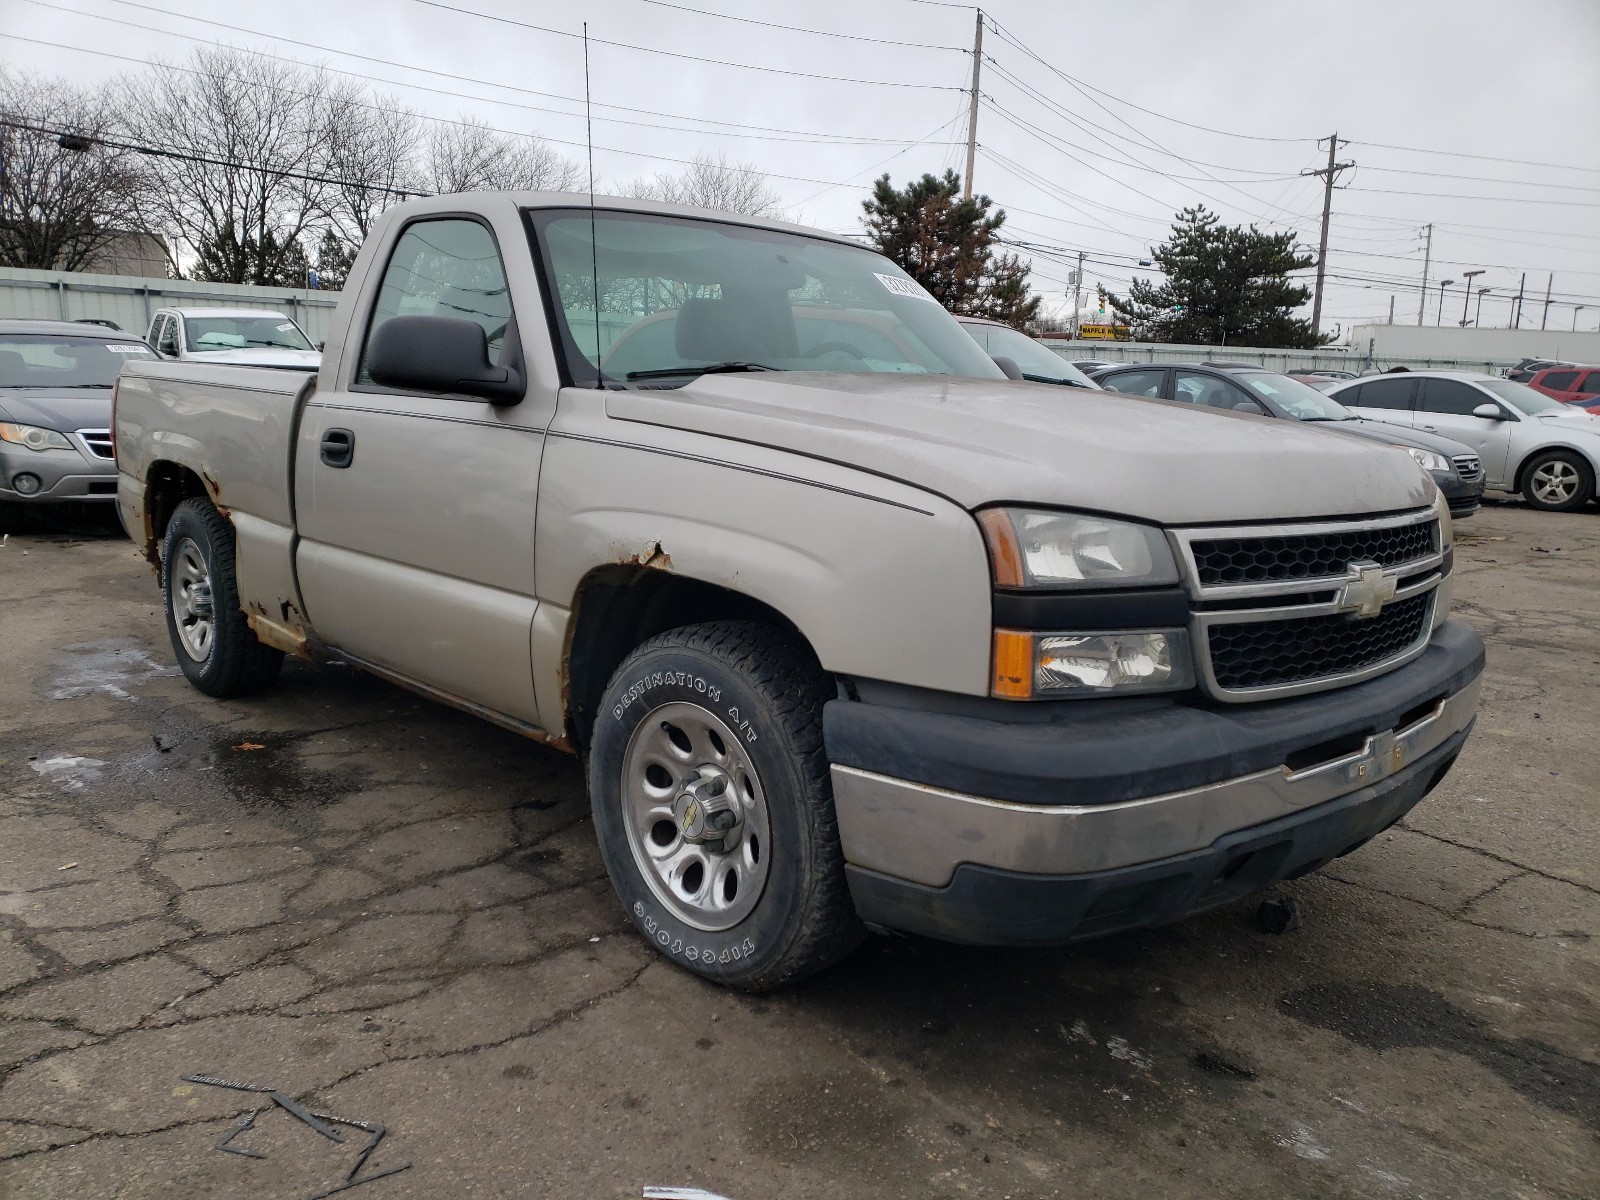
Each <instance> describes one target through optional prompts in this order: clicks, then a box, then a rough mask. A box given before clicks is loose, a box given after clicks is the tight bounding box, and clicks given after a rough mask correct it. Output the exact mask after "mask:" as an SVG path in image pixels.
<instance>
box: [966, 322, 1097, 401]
mask: <svg viewBox="0 0 1600 1200" xmlns="http://www.w3.org/2000/svg"><path fill="white" fill-rule="evenodd" d="M961 327H962V328H963V329H965V330H966V331H967V332H968V333H970V334H971V335H972V336H973V338H974V340H976V341H977V343H978V344H979V345H980V346H984V347H986V348H987V349H988V351H989V354H990V355H991V356H993V355H996V354H998V355H1001V356H1002V357H1004V358H1009V359H1010V360H1011V361H1012V362H1014V363H1016V364H1017V367H1018V369H1019V370H1020V371H1021V372H1022V374H1023V375H1024V376H1025V377H1026V378H1028V379H1034V380H1040V381H1042V382H1045V383H1065V384H1071V385H1073V386H1075V387H1086V388H1094V389H1095V390H1096V391H1098V390H1099V389H1100V385H1099V384H1097V383H1091V382H1090V380H1089V377H1088V376H1087V375H1085V374H1084V373H1083V372H1082V371H1080V370H1078V368H1077V367H1075V366H1073V365H1072V364H1071V363H1069V362H1068V361H1067V360H1066V359H1064V358H1062V357H1061V356H1060V355H1059V354H1057V353H1055V352H1054V351H1053V350H1050V349H1047V348H1046V347H1044V346H1041V345H1040V344H1039V343H1038V342H1036V341H1034V340H1033V339H1032V338H1031V337H1029V336H1028V335H1027V334H1025V333H1022V332H1021V331H1019V330H1016V329H1012V328H1011V326H1009V325H980V324H976V323H973V324H968V323H967V322H965V321H963V322H962V323H961Z"/></svg>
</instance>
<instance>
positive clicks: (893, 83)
mask: <svg viewBox="0 0 1600 1200" xmlns="http://www.w3.org/2000/svg"><path fill="white" fill-rule="evenodd" d="M114 2H115V3H117V4H126V3H129V0H114ZM411 2H412V3H413V4H420V5H422V6H424V7H425V8H437V9H442V10H443V11H445V12H453V13H457V14H459V15H461V16H464V17H477V18H478V19H479V20H480V21H494V22H496V23H497V24H500V25H514V26H516V27H517V28H518V29H527V30H531V31H533V32H535V33H548V34H550V35H552V36H554V37H564V38H577V37H580V35H579V34H576V33H570V32H568V31H567V30H565V29H552V28H551V27H550V26H548V25H535V24H533V23H532V22H530V21H518V20H516V19H515V18H513V17H500V16H496V15H495V14H493V13H485V12H478V11H476V10H475V9H471V8H459V7H457V6H456V5H454V4H445V3H443V2H442V0H411ZM135 7H141V6H137V5H136V6H135ZM589 40H590V41H591V42H593V43H594V44H596V45H599V46H610V47H612V48H613V49H617V50H635V51H638V52H639V53H641V54H659V55H662V56H663V57H666V58H681V59H685V60H687V61H689V62H699V63H707V64H709V65H711V66H714V67H736V68H738V69H740V70H744V71H762V72H765V73H766V74H769V75H792V76H795V77H797V78H800V79H820V80H823V81H826V82H829V83H853V84H864V85H866V86H868V87H895V88H919V89H922V90H924V91H932V92H959V91H963V90H964V89H962V88H958V87H955V86H953V85H951V84H945V83H915V82H910V81H906V80H898V79H854V78H850V77H847V76H844V75H822V74H818V73H816V72H814V71H793V70H790V69H789V68H788V67H763V66H759V65H757V64H756V63H741V62H728V61H726V60H725V59H720V58H706V57H705V56H703V55H700V54H683V53H681V52H679V51H677V50H659V49H657V48H656V47H654V46H636V45H634V44H633V43H631V42H613V41H608V40H606V39H605V38H590V39H589Z"/></svg>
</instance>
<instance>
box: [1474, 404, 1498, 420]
mask: <svg viewBox="0 0 1600 1200" xmlns="http://www.w3.org/2000/svg"><path fill="white" fill-rule="evenodd" d="M1472 415H1473V416H1475V417H1482V418H1483V419H1484V420H1485V421H1504V420H1505V419H1506V414H1505V413H1504V412H1503V411H1502V410H1501V408H1500V406H1499V405H1498V404H1490V403H1488V402H1485V403H1483V404H1480V405H1478V407H1477V408H1475V409H1473V410H1472Z"/></svg>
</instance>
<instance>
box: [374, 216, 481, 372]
mask: <svg viewBox="0 0 1600 1200" xmlns="http://www.w3.org/2000/svg"><path fill="white" fill-rule="evenodd" d="M395 317H454V318H456V319H458V320H464V321H473V322H475V323H477V324H478V325H481V326H482V327H483V331H484V333H485V334H486V335H487V337H488V340H489V361H490V362H493V363H498V362H499V359H500V348H501V345H502V344H503V342H504V340H505V334H506V326H507V324H509V323H510V321H511V294H510V292H509V290H508V289H507V287H506V272H505V265H504V264H503V263H502V262H501V259H500V250H499V247H497V246H496V245H495V241H494V235H493V234H491V233H490V232H489V230H488V229H487V228H486V227H484V226H482V225H480V224H478V222H476V221H469V220H466V219H464V218H460V217H445V218H441V219H439V220H436V221H417V222H416V223H414V224H412V225H410V226H408V227H407V229H406V231H405V232H404V233H403V234H401V235H400V240H399V241H398V242H396V243H395V247H394V253H393V254H392V255H390V256H389V265H388V267H387V268H385V269H384V272H383V283H382V285H381V286H380V287H379V289H378V300H377V303H376V304H374V305H373V307H372V324H371V325H370V326H369V327H368V329H367V342H368V345H370V344H371V341H372V333H373V331H374V330H376V329H377V328H378V326H380V325H382V324H383V323H384V322H385V321H389V320H393V319H394V318H395ZM356 382H357V383H371V382H372V376H371V375H370V374H368V372H367V354H366V350H365V348H363V350H362V353H361V367H360V370H359V371H358V372H357V375H356Z"/></svg>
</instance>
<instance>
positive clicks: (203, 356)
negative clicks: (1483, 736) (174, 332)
mask: <svg viewBox="0 0 1600 1200" xmlns="http://www.w3.org/2000/svg"><path fill="white" fill-rule="evenodd" d="M184 358H186V359H188V360H189V361H190V362H206V363H233V364H235V365H237V366H242V367H289V368H291V369H294V370H300V371H315V370H317V369H318V368H319V367H321V366H322V355H321V354H320V353H319V352H318V351H316V350H271V349H268V348H266V347H257V348H254V349H250V348H246V349H243V350H190V351H189V352H188V353H187V354H185V355H184Z"/></svg>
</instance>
